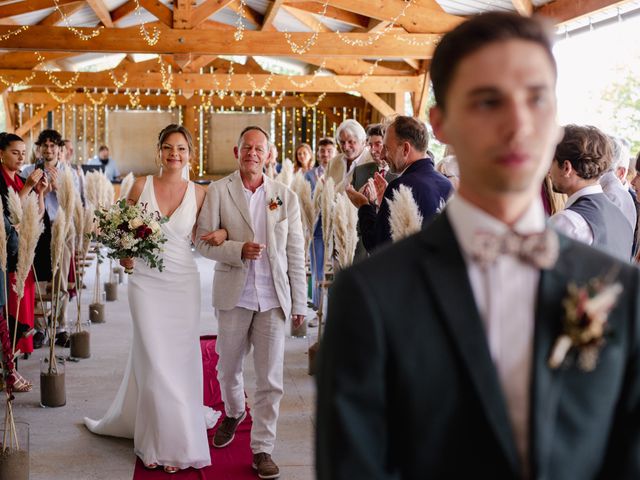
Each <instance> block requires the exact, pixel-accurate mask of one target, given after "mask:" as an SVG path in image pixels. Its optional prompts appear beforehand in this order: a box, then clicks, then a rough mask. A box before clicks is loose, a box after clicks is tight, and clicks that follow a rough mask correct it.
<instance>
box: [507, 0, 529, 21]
mask: <svg viewBox="0 0 640 480" xmlns="http://www.w3.org/2000/svg"><path fill="white" fill-rule="evenodd" d="M511 3H512V4H513V6H514V8H515V9H516V12H518V13H519V14H520V15H522V16H523V17H530V16H531V15H532V14H533V3H531V0H511Z"/></svg>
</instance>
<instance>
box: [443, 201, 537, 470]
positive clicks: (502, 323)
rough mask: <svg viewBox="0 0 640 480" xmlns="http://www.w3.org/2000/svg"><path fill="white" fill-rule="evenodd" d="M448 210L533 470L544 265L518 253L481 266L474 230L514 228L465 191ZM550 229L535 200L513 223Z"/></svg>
mask: <svg viewBox="0 0 640 480" xmlns="http://www.w3.org/2000/svg"><path fill="white" fill-rule="evenodd" d="M446 212H447V216H448V218H449V221H450V222H451V225H452V227H453V231H454V233H455V235H456V238H457V240H458V243H459V244H460V248H461V250H462V253H463V256H464V259H465V262H466V264H467V273H468V275H469V281H470V283H471V288H472V290H473V297H474V300H475V302H476V305H477V306H478V311H479V313H480V317H481V318H482V321H483V323H484V328H485V332H486V334H487V342H488V345H489V352H490V353H491V358H492V359H493V362H494V364H495V366H496V370H497V372H498V378H499V379H500V384H501V386H502V392H503V394H504V398H505V400H506V404H507V408H508V410H509V412H508V414H509V419H510V421H511V427H512V429H513V433H514V438H515V440H516V446H517V449H518V453H519V455H520V459H521V460H522V464H523V465H524V466H525V471H527V466H528V464H529V453H528V452H529V395H530V388H531V368H532V358H533V334H534V321H535V308H536V305H535V302H536V297H537V289H538V281H539V278H540V270H538V269H537V268H535V267H533V266H532V265H530V264H528V263H523V262H521V261H520V260H519V259H518V258H516V257H515V256H512V255H499V256H498V258H497V259H496V261H495V262H494V263H493V264H491V265H489V266H486V267H481V266H480V264H478V263H477V262H476V261H474V260H472V259H471V256H470V252H471V251H472V245H473V238H474V235H475V234H476V233H477V232H491V233H496V234H503V233H505V232H507V231H508V230H509V227H508V226H507V225H506V224H504V223H502V222H501V221H499V220H497V219H496V218H494V217H492V216H491V215H489V214H488V213H486V212H484V211H483V210H480V209H479V208H477V207H475V206H474V205H472V204H471V203H469V202H468V201H466V200H465V199H464V198H462V197H461V196H460V195H456V196H455V197H453V198H452V199H451V200H450V202H449V206H448V208H447V210H446ZM544 229H545V214H544V208H543V206H542V202H541V201H536V202H533V203H532V204H531V206H530V207H529V209H528V210H527V211H526V212H525V213H524V214H523V215H522V217H521V218H520V220H518V222H517V223H516V224H515V225H514V226H513V230H514V231H516V232H518V233H521V234H531V233H535V232H541V231H543V230H544Z"/></svg>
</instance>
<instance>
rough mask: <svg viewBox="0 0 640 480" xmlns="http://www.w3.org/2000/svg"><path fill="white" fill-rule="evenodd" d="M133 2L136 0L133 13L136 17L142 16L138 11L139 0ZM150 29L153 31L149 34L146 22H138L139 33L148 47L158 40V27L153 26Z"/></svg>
mask: <svg viewBox="0 0 640 480" xmlns="http://www.w3.org/2000/svg"><path fill="white" fill-rule="evenodd" d="M135 2H136V9H135V14H136V15H137V16H138V18H142V12H141V11H140V1H139V0H135ZM152 31H153V33H152V34H151V35H149V33H148V32H147V28H146V22H140V35H141V36H142V38H143V39H144V41H145V42H147V44H148V45H149V46H150V47H153V46H154V45H155V44H156V43H158V42H159V41H160V29H159V28H158V27H155V26H154V27H153V30H152Z"/></svg>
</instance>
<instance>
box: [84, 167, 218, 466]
mask: <svg viewBox="0 0 640 480" xmlns="http://www.w3.org/2000/svg"><path fill="white" fill-rule="evenodd" d="M138 203H139V204H145V203H146V204H147V209H148V211H160V209H159V208H158V204H157V202H156V198H155V193H154V189H153V177H151V176H148V177H147V179H146V182H145V185H144V189H143V190H142V193H141V194H140V199H139V200H138ZM196 214H197V203H196V194H195V186H194V184H193V183H192V182H189V186H188V187H187V191H186V193H185V195H184V198H183V199H182V203H181V204H180V206H179V207H178V208H177V209H176V211H175V212H174V213H173V214H172V215H171V218H170V219H169V221H168V222H167V223H164V224H163V225H162V231H163V232H164V234H165V235H166V237H167V242H166V243H165V244H164V245H163V249H164V251H163V252H162V257H163V259H164V260H163V261H164V270H163V271H162V272H160V271H158V270H157V269H151V268H149V267H148V266H147V264H146V263H144V261H142V260H136V263H135V271H134V273H133V274H132V275H131V276H130V277H129V305H130V308H131V317H132V320H133V341H132V345H131V353H130V355H129V361H128V363H127V367H126V370H125V374H124V378H123V379H122V384H121V385H120V389H119V390H118V393H117V395H116V398H115V399H114V400H113V403H112V404H111V406H110V407H109V410H108V411H107V413H106V415H105V416H104V417H103V418H102V419H101V420H97V421H96V420H91V419H89V418H85V419H84V422H85V425H86V426H87V428H88V429H89V430H91V431H92V432H94V433H97V434H100V435H111V436H114V437H125V438H133V441H134V448H135V453H136V455H137V456H138V457H140V459H141V460H142V461H143V462H144V463H145V464H147V465H149V464H152V463H157V464H159V465H169V466H174V467H179V468H189V467H194V468H202V467H205V466H207V465H210V464H211V456H210V453H209V444H208V439H207V428H212V427H213V426H214V425H215V423H216V421H217V420H218V417H219V416H220V412H215V411H213V410H212V409H211V408H209V407H205V406H203V385H202V383H203V382H202V356H201V352H200V339H199V321H200V274H199V272H198V269H197V266H196V263H195V260H194V258H193V255H192V253H191V247H190V238H191V232H192V228H193V225H194V224H195V221H196Z"/></svg>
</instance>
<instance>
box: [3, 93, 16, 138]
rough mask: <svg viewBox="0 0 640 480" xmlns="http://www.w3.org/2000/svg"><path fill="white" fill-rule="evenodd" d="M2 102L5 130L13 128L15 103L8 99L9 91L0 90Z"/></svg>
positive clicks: (9, 130)
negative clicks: (0, 91)
mask: <svg viewBox="0 0 640 480" xmlns="http://www.w3.org/2000/svg"><path fill="white" fill-rule="evenodd" d="M2 103H3V104H4V118H5V129H6V131H7V132H13V131H14V130H15V128H16V127H15V124H14V111H15V107H14V106H15V103H14V102H12V101H10V100H9V92H7V91H4V92H2Z"/></svg>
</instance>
